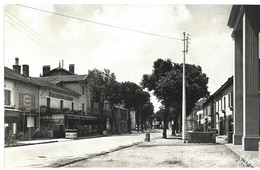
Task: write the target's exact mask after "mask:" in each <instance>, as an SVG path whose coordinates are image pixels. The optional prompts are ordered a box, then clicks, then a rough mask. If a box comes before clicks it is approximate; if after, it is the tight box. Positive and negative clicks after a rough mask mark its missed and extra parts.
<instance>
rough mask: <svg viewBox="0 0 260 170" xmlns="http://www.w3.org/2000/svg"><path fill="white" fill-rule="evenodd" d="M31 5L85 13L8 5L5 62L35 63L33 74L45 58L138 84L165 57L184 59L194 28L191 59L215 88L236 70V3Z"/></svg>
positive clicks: (78, 70)
mask: <svg viewBox="0 0 260 170" xmlns="http://www.w3.org/2000/svg"><path fill="white" fill-rule="evenodd" d="M26 6H30V7H34V8H37V9H40V10H45V11H50V12H54V13H58V14H63V15H67V16H71V17H74V18H80V19H83V20H77V19H73V18H68V17H63V16H60V15H55V14H51V13H46V12H43V11H40V10H34V9H31V8H26V7H22V6H18V5H5V6H4V7H5V11H4V65H5V66H7V67H9V68H12V65H13V64H14V62H15V57H19V60H20V65H22V64H28V65H29V67H30V76H33V77H37V76H39V75H40V74H42V66H43V65H50V66H51V68H56V67H58V66H59V61H61V60H63V61H64V68H65V69H68V65H69V64H75V73H77V74H87V73H88V70H89V69H93V68H97V69H104V68H107V69H110V70H111V71H112V72H114V73H115V75H116V76H117V79H118V81H121V82H123V81H132V82H135V83H137V84H139V83H140V82H141V78H142V75H143V74H150V73H152V66H153V62H154V61H155V60H157V59H158V58H162V59H171V60H172V61H173V62H176V63H181V62H182V61H183V53H182V51H183V41H181V40H180V39H182V38H183V32H186V34H190V35H191V37H190V39H191V40H190V42H191V44H190V48H189V52H188V54H187V55H186V62H187V63H189V64H196V65H200V66H201V67H202V71H203V72H204V73H206V74H207V76H208V77H209V84H208V86H209V91H210V92H211V94H213V93H214V92H215V91H216V90H217V89H218V88H219V87H220V86H221V85H222V84H223V83H225V81H226V80H227V79H228V78H229V77H230V76H232V75H233V53H234V48H233V47H234V45H233V40H232V38H231V33H232V29H230V28H229V27H228V26H227V22H228V18H229V14H230V10H231V7H232V6H231V5H191V4H190V5H176V4H175V5H174V4H162V5H158V4H140V5H137V4H132V5H119V4H118V5H116V4H107V5H101V4H100V5H91V4H89V5H72V4H69V5H61V4H59V5H52V4H47V5H46V4H45V5H39V4H26ZM87 21H91V22H87ZM92 21H94V22H95V23H93V22H92ZM98 23H99V24H98ZM102 24H107V25H102ZM112 26H116V27H122V28H126V29H119V28H115V27H112ZM127 29H128V30H127ZM129 30H135V31H140V32H145V33H151V34H156V35H157V36H155V35H149V34H144V33H140V32H135V31H129ZM167 37H172V38H173V39H172V38H167ZM153 101H154V104H155V110H158V107H159V104H158V103H157V102H156V100H155V98H153Z"/></svg>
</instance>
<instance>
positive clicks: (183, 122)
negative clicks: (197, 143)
mask: <svg viewBox="0 0 260 170" xmlns="http://www.w3.org/2000/svg"><path fill="white" fill-rule="evenodd" d="M188 36H189V34H188V35H187V37H185V32H183V44H184V46H183V48H184V50H183V71H182V78H183V80H182V139H183V142H184V143H186V78H185V54H186V53H188V47H189V42H188V41H189V37H188Z"/></svg>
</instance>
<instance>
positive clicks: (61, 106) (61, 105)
mask: <svg viewBox="0 0 260 170" xmlns="http://www.w3.org/2000/svg"><path fill="white" fill-rule="evenodd" d="M60 108H61V109H63V100H61V101H60Z"/></svg>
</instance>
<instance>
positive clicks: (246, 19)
mask: <svg viewBox="0 0 260 170" xmlns="http://www.w3.org/2000/svg"><path fill="white" fill-rule="evenodd" d="M259 23H260V6H259V5H233V6H232V9H231V13H230V16H229V20H228V23H227V25H228V26H229V27H230V28H232V29H233V32H232V38H233V39H234V54H235V55H234V134H233V144H234V145H242V146H241V147H242V148H243V150H245V151H259V140H260V136H259V128H260V126H259V111H260V109H259V30H260V28H259V27H260V24H259Z"/></svg>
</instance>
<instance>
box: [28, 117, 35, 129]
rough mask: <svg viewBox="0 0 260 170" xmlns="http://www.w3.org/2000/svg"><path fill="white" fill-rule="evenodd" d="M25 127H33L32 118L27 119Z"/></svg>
mask: <svg viewBox="0 0 260 170" xmlns="http://www.w3.org/2000/svg"><path fill="white" fill-rule="evenodd" d="M27 127H28V128H30V127H34V117H27Z"/></svg>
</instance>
